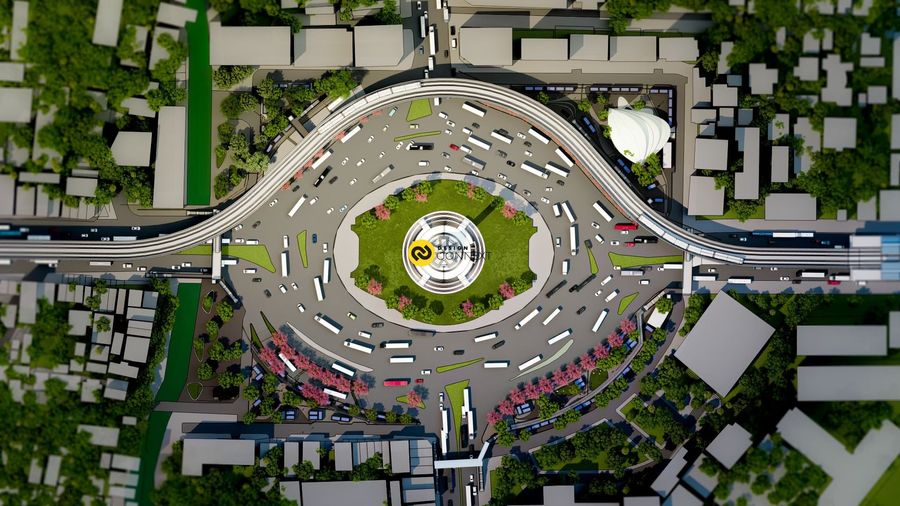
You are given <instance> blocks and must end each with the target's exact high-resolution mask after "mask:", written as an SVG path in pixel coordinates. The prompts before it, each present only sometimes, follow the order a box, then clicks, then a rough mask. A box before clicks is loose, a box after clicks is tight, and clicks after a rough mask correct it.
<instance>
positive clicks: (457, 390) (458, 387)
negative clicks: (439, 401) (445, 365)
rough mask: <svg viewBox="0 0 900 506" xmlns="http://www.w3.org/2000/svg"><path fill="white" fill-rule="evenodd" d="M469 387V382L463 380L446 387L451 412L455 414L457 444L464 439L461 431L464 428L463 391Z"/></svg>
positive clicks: (454, 426)
mask: <svg viewBox="0 0 900 506" xmlns="http://www.w3.org/2000/svg"><path fill="white" fill-rule="evenodd" d="M468 386H469V380H462V381H457V382H456V383H450V384H449V385H447V386H445V387H444V390H446V391H447V400H449V401H450V412H451V413H453V429H454V430H455V431H456V441H457V444H458V443H459V441H460V440H461V439H462V438H461V437H460V432H459V431H460V427H461V426H462V409H461V408H462V405H463V390H465V389H466V387H468Z"/></svg>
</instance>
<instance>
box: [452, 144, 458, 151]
mask: <svg viewBox="0 0 900 506" xmlns="http://www.w3.org/2000/svg"><path fill="white" fill-rule="evenodd" d="M450 149H452V150H453V151H459V146H457V145H456V144H451V145H450Z"/></svg>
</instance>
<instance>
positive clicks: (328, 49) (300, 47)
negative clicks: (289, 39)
mask: <svg viewBox="0 0 900 506" xmlns="http://www.w3.org/2000/svg"><path fill="white" fill-rule="evenodd" d="M293 37H294V63H293V66H294V67H301V68H307V69H315V68H329V69H330V68H335V67H351V66H353V32H351V31H350V30H348V29H346V28H304V29H303V30H300V31H299V32H297V33H295V34H294V35H293Z"/></svg>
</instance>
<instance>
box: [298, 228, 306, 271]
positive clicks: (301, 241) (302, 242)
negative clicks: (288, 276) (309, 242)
mask: <svg viewBox="0 0 900 506" xmlns="http://www.w3.org/2000/svg"><path fill="white" fill-rule="evenodd" d="M297 248H299V249H300V262H301V263H302V264H303V268H304V269H306V268H307V267H309V257H307V256H306V230H304V231H302V232H300V233H299V234H297Z"/></svg>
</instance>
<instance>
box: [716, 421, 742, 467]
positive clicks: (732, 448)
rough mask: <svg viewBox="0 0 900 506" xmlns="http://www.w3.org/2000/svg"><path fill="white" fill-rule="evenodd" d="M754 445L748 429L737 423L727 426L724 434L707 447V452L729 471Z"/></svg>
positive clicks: (720, 434)
mask: <svg viewBox="0 0 900 506" xmlns="http://www.w3.org/2000/svg"><path fill="white" fill-rule="evenodd" d="M752 444H753V442H752V440H751V436H750V433H749V432H747V429H745V428H743V427H741V426H740V425H738V424H736V423H732V424H730V425H726V426H725V428H724V429H722V432H720V433H719V435H717V436H716V438H715V439H713V441H712V443H710V444H709V446H707V447H706V452H707V453H709V454H710V455H712V456H713V457H715V459H716V460H718V461H719V462H721V463H722V465H723V466H725V467H726V468H728V469H731V468H732V466H734V464H735V463H737V461H738V460H740V458H741V457H742V456H743V455H744V452H746V451H747V450H748V449H749V448H750V446H751V445H752Z"/></svg>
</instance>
